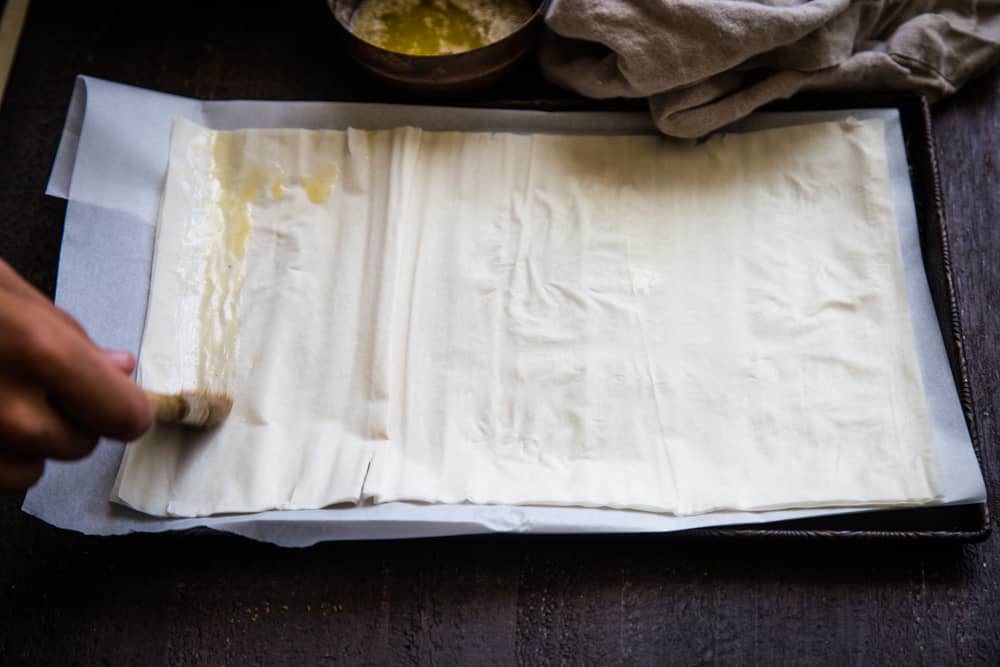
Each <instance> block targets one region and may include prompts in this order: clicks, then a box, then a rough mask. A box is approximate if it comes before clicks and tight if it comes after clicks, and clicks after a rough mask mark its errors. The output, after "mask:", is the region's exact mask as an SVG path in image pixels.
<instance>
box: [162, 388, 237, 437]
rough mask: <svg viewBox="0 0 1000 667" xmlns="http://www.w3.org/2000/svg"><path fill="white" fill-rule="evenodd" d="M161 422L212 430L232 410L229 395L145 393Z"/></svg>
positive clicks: (199, 392) (189, 392) (185, 392)
mask: <svg viewBox="0 0 1000 667" xmlns="http://www.w3.org/2000/svg"><path fill="white" fill-rule="evenodd" d="M146 395H147V396H148V397H149V400H150V402H151V403H152V405H153V409H154V410H155V412H156V418H157V419H158V420H159V421H161V422H168V423H171V424H184V425H186V426H194V427H198V428H213V427H215V426H218V425H219V424H221V423H222V422H223V420H224V419H225V418H226V417H228V416H229V412H230V410H232V409H233V399H232V397H231V396H230V395H229V394H223V393H219V392H210V391H201V390H198V391H182V392H181V393H179V394H157V393H154V392H150V391H147V392H146Z"/></svg>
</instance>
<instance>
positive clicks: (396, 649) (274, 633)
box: [0, 0, 1000, 665]
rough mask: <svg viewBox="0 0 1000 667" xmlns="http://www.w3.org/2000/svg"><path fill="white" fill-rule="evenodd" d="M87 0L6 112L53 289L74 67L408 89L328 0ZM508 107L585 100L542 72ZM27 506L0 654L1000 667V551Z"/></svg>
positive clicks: (152, 77) (29, 231)
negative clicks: (478, 531) (52, 192)
mask: <svg viewBox="0 0 1000 667" xmlns="http://www.w3.org/2000/svg"><path fill="white" fill-rule="evenodd" d="M83 4H84V3H68V2H55V1H44V0H35V1H34V2H33V3H32V7H31V11H30V13H29V16H28V21H27V25H26V26H25V30H24V34H23V38H22V42H21V45H20V48H19V50H18V54H17V59H16V61H15V64H14V70H13V72H12V75H11V80H10V84H9V88H8V92H7V96H6V99H5V100H4V102H3V106H2V109H0V158H2V159H0V256H2V257H3V258H4V259H6V260H7V261H8V262H10V263H11V264H13V265H14V267H15V268H16V269H18V270H19V271H21V272H22V273H23V274H25V275H26V276H27V277H28V278H29V279H30V280H31V281H32V282H33V283H34V284H36V285H37V286H39V287H40V288H41V289H43V290H44V291H46V292H48V293H49V294H51V293H52V292H53V289H54V285H55V275H56V260H57V257H58V254H59V243H60V234H61V230H62V221H63V216H64V213H65V203H64V202H62V201H60V200H56V199H51V198H46V197H44V196H43V195H42V192H43V190H44V187H45V183H46V180H47V178H48V172H49V168H50V166H51V163H52V159H53V156H54V154H55V149H56V145H57V142H58V139H59V134H60V132H61V129H62V124H63V120H64V115H65V110H66V105H67V103H68V101H69V96H70V92H71V90H72V86H73V80H74V77H75V76H76V75H77V74H78V73H87V74H93V75H96V76H101V77H105V78H109V79H113V80H116V81H122V82H126V83H132V84H135V85H139V86H145V87H148V88H155V89H159V90H164V91H168V92H173V93H179V94H183V95H189V96H194V97H203V98H265V99H334V100H365V101H377V100H381V101H397V100H400V99H405V98H402V97H400V96H399V95H397V94H395V93H393V92H392V91H389V90H386V89H384V88H383V87H381V86H380V85H378V84H375V83H373V82H372V81H370V80H369V79H368V78H367V77H366V76H365V75H364V74H362V73H361V72H360V71H359V70H358V69H357V68H356V67H354V66H353V65H351V64H350V63H348V62H345V61H344V60H342V59H341V58H340V57H339V55H338V52H337V49H336V45H335V44H333V43H331V35H332V31H331V29H330V28H331V26H330V18H329V17H328V15H327V12H326V10H325V7H324V5H323V3H322V2H320V1H319V0H314V1H312V2H301V3H267V4H265V3H261V5H260V6H258V5H256V4H254V3H244V2H232V1H225V2H224V1H222V0H217V1H215V2H210V3H209V2H206V3H196V2H188V1H178V2H170V3H141V2H124V1H122V2H104V3H86V4H87V5H89V6H88V7H83V6H80V5H83ZM147 5H148V6H147ZM195 8H197V9H198V10H199V11H198V12H197V13H195ZM998 88H1000V75H998V73H997V72H993V73H992V74H990V75H987V76H986V77H984V78H982V79H980V80H978V81H975V82H973V83H972V84H970V85H969V86H968V87H967V88H966V89H965V90H964V91H963V92H961V93H960V94H958V95H957V96H955V97H954V98H952V99H950V100H947V101H944V102H942V103H940V104H938V105H937V106H936V108H935V110H934V118H935V121H936V124H937V129H936V134H937V145H938V156H939V158H940V165H941V172H942V177H943V187H944V197H945V203H946V209H947V214H948V218H949V225H950V230H951V236H952V243H953V251H954V268H955V272H956V278H957V282H958V287H959V289H960V290H961V309H962V321H963V324H964V327H965V332H966V336H967V340H966V345H967V353H968V355H969V361H970V366H971V368H970V371H971V375H972V388H973V390H974V399H975V401H976V405H977V407H978V413H979V414H978V417H979V420H980V421H979V423H980V427H981V434H982V439H983V448H984V453H985V457H986V470H987V475H988V482H989V483H991V484H992V487H993V489H994V493H993V494H992V495H991V498H990V503H991V509H992V512H993V514H994V516H998V515H1000V513H998V512H997V509H998V507H997V493H996V491H995V490H996V489H1000V466H998V463H997V439H998V431H1000V423H998V421H997V416H998V414H1000V391H998V377H1000V345H998V334H1000V157H998V155H1000V92H998ZM491 95H492V96H495V97H496V98H501V99H502V98H508V99H513V98H519V99H533V98H537V97H551V96H553V95H556V96H558V95H563V96H565V93H560V92H559V91H556V90H554V89H552V88H550V87H549V86H547V85H546V84H545V83H544V82H543V81H542V79H541V78H540V76H539V75H538V73H537V72H536V71H535V69H534V67H533V66H531V65H529V66H527V67H525V68H524V69H523V70H522V71H521V72H519V73H518V75H517V76H516V77H514V78H513V79H511V80H509V81H508V82H507V83H505V84H503V85H502V86H501V87H500V89H498V90H494V91H492V92H491ZM19 506H20V498H13V497H8V498H3V499H0V664H3V665H12V664H22V663H25V664H48V663H52V664H77V663H82V664H93V663H102V664H105V663H106V664H139V665H149V664H171V665H187V664H223V663H232V664H281V663H297V664H298V663H302V664H311V663H320V662H330V663H339V662H347V663H379V664H381V663H392V664H396V663H438V664H455V663H472V664H479V663H498V664H509V663H513V662H515V661H519V662H523V663H528V664H545V663H574V664H575V663H583V664H617V663H630V664H631V663H643V664H692V663H722V664H732V663H736V664H739V663H745V664H760V665H771V664H830V665H847V664H927V665H947V664H956V663H959V662H961V663H964V664H983V665H992V664H997V663H998V661H1000V579H998V577H1000V540H998V539H993V540H991V541H988V542H986V543H983V544H978V545H972V546H958V545H925V544H917V543H912V542H911V543H905V544H899V543H897V544H861V543H856V542H855V543H844V544H832V543H821V544H817V543H814V544H801V543H788V542H784V543H769V542H762V541H759V542H710V541H691V540H686V541H685V540H681V541H678V540H676V539H669V538H658V537H653V538H648V537H647V538H634V537H612V538H607V537H600V538H558V539H557V538H547V537H543V538H532V539H529V538H523V537H520V538H519V537H487V538H462V539H444V540H424V541H408V542H377V543H347V544H325V545H320V546H317V547H314V548H311V549H305V550H283V549H279V548H276V547H272V546H269V545H263V544H258V543H254V542H251V541H249V540H244V539H240V538H235V537H226V536H218V537H214V536H190V535H188V536H185V535H167V536H148V535H147V536H129V537H122V538H94V537H86V536H81V535H77V534H75V533H70V532H65V531H59V530H56V529H54V528H51V527H49V526H47V525H44V524H42V523H41V522H39V521H37V520H34V519H32V518H31V517H28V516H26V515H24V514H22V513H21V512H20V510H19Z"/></svg>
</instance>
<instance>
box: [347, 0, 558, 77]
mask: <svg viewBox="0 0 1000 667" xmlns="http://www.w3.org/2000/svg"><path fill="white" fill-rule="evenodd" d="M366 1H367V0H358V2H357V6H355V8H354V9H353V10H352V11H351V17H352V18H353V16H354V14H355V12H357V10H358V6H360V5H361V3H363V2H366ZM529 1H530V0H529ZM336 2H337V0H328V2H327V4H328V5H329V7H330V13H331V14H333V18H334V20H335V21H336V22H337V24H338V25H339V26H340V27H341V28H343V30H344V31H345V32H347V33H348V34H349V35H350V36H351V37H353V38H354V39H356V40H358V41H359V42H361V43H362V44H364V45H365V46H367V47H369V48H371V49H374V50H376V51H380V52H382V53H385V54H388V55H391V56H393V57H397V58H398V57H403V58H413V59H414V60H416V61H423V62H428V63H430V62H433V61H436V60H440V59H441V58H456V57H460V56H465V55H468V54H472V53H476V54H479V53H482V52H483V51H485V50H487V49H490V48H492V47H495V46H497V45H498V44H503V43H505V42H507V41H508V40H511V39H513V38H515V37H516V36H517V35H518V33H520V32H522V31H523V30H525V29H526V28H528V27H530V26H531V25H532V24H533V23H535V21H536V20H537V19H538V17H539V15H543V19H544V13H545V11H546V10H547V9H548V5H549V3H550V2H551V0H538V6H537V7H535V10H534V11H533V12H532V13H531V16H529V17H528V18H527V19H525V20H524V23H521V24H520V25H518V26H517V28H515V29H514V30H512V31H511V32H509V33H507V34H506V35H504V36H503V37H501V38H500V39H498V40H496V41H495V42H489V43H488V44H483V45H482V46H477V47H475V48H473V49H468V50H467V51H457V52H455V53H438V54H434V55H418V54H414V53H403V52H402V51H392V50H390V49H387V48H385V47H382V46H379V45H378V44H375V43H373V42H369V41H368V40H367V39H364V38H363V37H361V36H360V35H358V33H356V32H354V30H352V29H351V26H350V24H348V23H345V22H344V21H343V20H342V19H341V18H340V16H338V15H337V12H336V11H334V5H335V4H336Z"/></svg>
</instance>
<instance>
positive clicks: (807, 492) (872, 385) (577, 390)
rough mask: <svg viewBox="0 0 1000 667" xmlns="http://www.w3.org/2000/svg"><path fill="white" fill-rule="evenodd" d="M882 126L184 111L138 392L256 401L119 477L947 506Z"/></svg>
mask: <svg viewBox="0 0 1000 667" xmlns="http://www.w3.org/2000/svg"><path fill="white" fill-rule="evenodd" d="M882 134H883V127H882V123H881V121H877V120H875V121H864V122H853V121H852V122H838V123H822V124H816V125H807V126H801V127H792V128H783V129H778V130H769V131H764V132H756V133H751V134H744V135H729V136H724V137H717V138H714V139H711V140H709V141H708V142H706V143H704V144H701V145H697V146H694V145H678V144H674V143H671V142H668V141H666V140H664V139H661V138H658V137H654V136H557V135H515V134H500V133H495V134H490V133H458V132H441V133H432V132H422V131H420V130H418V129H414V128H402V129H397V130H389V131H378V132H365V131H359V130H348V131H346V132H339V131H313V132H307V131H296V130H266V131H264V130H262V131H254V130H248V131H240V132H232V133H227V132H213V131H210V130H205V129H202V128H198V127H195V126H193V125H191V124H189V123H186V122H181V121H179V122H178V123H177V125H176V126H175V130H174V137H173V141H172V152H171V161H170V169H169V174H168V179H167V185H166V190H165V194H164V200H163V204H162V207H161V214H160V220H159V226H158V232H157V242H156V250H155V253H156V256H155V262H154V269H153V279H152V285H151V292H150V306H149V312H148V316H147V323H146V331H145V334H144V338H143V344H142V350H141V354H140V379H141V381H142V383H143V384H144V385H145V386H147V387H149V388H151V389H155V390H159V391H176V390H179V389H181V388H186V387H193V386H206V385H207V386H212V387H213V388H216V389H219V388H221V389H228V390H230V391H232V392H233V394H234V397H235V404H234V409H233V414H232V416H231V417H230V419H229V420H228V421H227V423H226V424H225V425H224V426H223V427H222V428H221V429H219V430H218V431H216V432H213V433H209V434H203V435H192V434H190V433H187V432H182V431H178V430H173V429H167V428H163V427H158V428H157V429H155V430H154V431H152V432H150V433H149V434H147V435H146V436H144V437H143V438H142V439H141V440H140V441H139V442H137V443H135V444H133V445H131V446H130V447H129V448H128V449H127V453H126V456H125V458H124V459H123V462H122V466H121V469H120V471H119V477H118V483H117V484H116V489H115V498H116V499H117V500H119V501H121V502H123V503H125V504H128V505H130V506H132V507H135V508H137V509H140V510H142V511H145V512H148V513H152V514H160V515H181V516H194V515H205V514H213V513H220V512H249V511H257V510H264V509H275V508H277V509H291V508H315V507H323V506H327V505H330V504H334V503H341V502H358V501H361V500H370V501H374V502H385V501H392V500H409V501H421V502H447V503H454V502H467V501H468V502H475V503H503V504H552V505H577V506H590V507H615V508H629V509H638V510H649V511H658V512H671V513H677V514H692V513H702V512H710V511H714V510H722V509H731V510H764V509H773V508H791V507H816V506H858V505H893V504H916V503H923V502H928V501H931V500H933V499H935V498H936V497H938V496H939V489H938V484H937V481H936V462H935V460H934V453H933V449H932V442H931V438H932V436H931V430H930V426H929V421H928V417H927V408H926V404H925V398H924V394H923V391H922V388H921V384H920V377H919V368H918V365H917V358H916V353H915V349H914V341H913V332H912V329H911V325H910V318H909V313H908V309H907V301H906V295H905V292H904V286H903V274H902V266H901V260H900V253H899V247H898V246H899V243H898V239H897V232H896V224H895V219H894V216H893V211H892V208H891V195H890V187H889V181H888V172H887V168H886V157H885V150H884V145H885V142H884V139H883V136H882Z"/></svg>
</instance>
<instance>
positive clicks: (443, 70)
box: [328, 0, 549, 94]
mask: <svg viewBox="0 0 1000 667" xmlns="http://www.w3.org/2000/svg"><path fill="white" fill-rule="evenodd" d="M363 1H364V0H328V3H329V5H330V11H332V12H333V16H334V18H335V19H336V21H335V25H336V26H337V32H338V33H339V35H340V39H341V42H342V43H343V44H344V46H345V47H346V49H347V52H348V53H349V54H350V56H351V57H352V58H353V59H354V60H355V61H356V62H357V63H358V64H360V65H361V66H362V67H364V68H366V69H367V70H369V71H370V72H373V73H375V74H376V75H378V76H379V77H381V78H383V79H385V80H386V81H388V82H390V83H392V84H394V85H396V86H399V87H401V88H405V89H407V90H411V91H416V92H420V93H430V94H434V93H464V92H471V91H473V90H479V89H482V88H485V87H486V86H489V85H490V84H492V83H494V82H495V81H497V80H498V79H500V78H501V77H503V75H504V74H506V73H507V72H509V71H510V70H511V69H512V68H513V67H514V66H515V65H517V64H518V63H519V62H520V61H521V60H523V59H524V58H525V57H526V56H527V55H528V54H530V53H531V52H532V51H533V50H534V48H535V46H537V44H538V41H539V38H540V36H541V32H542V28H543V26H544V20H545V9H546V6H547V5H548V2H549V0H531V4H532V5H533V6H534V12H533V13H532V14H531V18H529V19H528V20H527V21H525V22H524V23H523V24H522V25H521V27H519V28H518V29H517V30H515V31H514V32H512V33H511V34H509V35H507V36H506V37H504V38H503V39H500V40H498V41H496V42H492V43H490V44H487V45H486V46H481V47H479V48H477V49H472V50H470V51H463V52H461V53H451V54H447V55H440V56H411V55H408V54H405V53H396V52H395V51H388V50H386V49H383V48H381V47H378V46H375V45H374V44H371V43H369V42H366V41H365V40H363V39H361V38H360V37H358V36H357V35H355V34H354V32H353V31H352V30H351V21H352V19H353V18H354V12H355V11H356V10H357V8H358V6H359V5H360V4H361V3H362V2H363Z"/></svg>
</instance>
